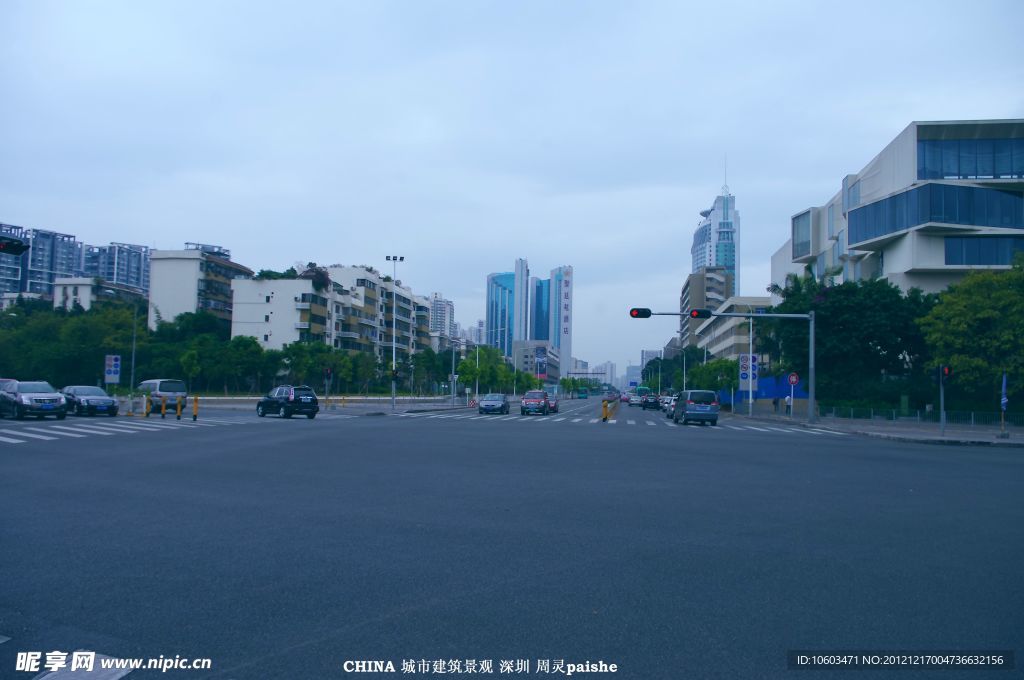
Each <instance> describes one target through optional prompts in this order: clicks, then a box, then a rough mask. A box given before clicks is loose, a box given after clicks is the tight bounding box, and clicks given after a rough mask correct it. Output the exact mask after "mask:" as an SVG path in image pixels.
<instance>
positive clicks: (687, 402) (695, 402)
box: [672, 390, 719, 425]
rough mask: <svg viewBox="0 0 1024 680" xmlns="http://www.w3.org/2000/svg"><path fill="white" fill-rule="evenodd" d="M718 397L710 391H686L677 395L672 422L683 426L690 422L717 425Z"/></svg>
mask: <svg viewBox="0 0 1024 680" xmlns="http://www.w3.org/2000/svg"><path fill="white" fill-rule="evenodd" d="M718 410H719V408H718V395H717V394H715V393H714V392H712V391H711V390H687V391H685V392H680V393H679V398H678V399H676V405H675V408H674V409H673V411H672V420H673V421H674V422H675V423H679V422H680V421H681V422H682V423H683V425H686V424H688V423H689V422H690V421H691V420H692V421H694V422H698V423H701V424H704V423H711V424H712V425H718Z"/></svg>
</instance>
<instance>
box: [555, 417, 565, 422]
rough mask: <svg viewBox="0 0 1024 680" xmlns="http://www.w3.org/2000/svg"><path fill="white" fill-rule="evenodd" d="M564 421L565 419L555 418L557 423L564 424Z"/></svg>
mask: <svg viewBox="0 0 1024 680" xmlns="http://www.w3.org/2000/svg"><path fill="white" fill-rule="evenodd" d="M563 420H565V418H555V422H556V423H560V422H562V421H563Z"/></svg>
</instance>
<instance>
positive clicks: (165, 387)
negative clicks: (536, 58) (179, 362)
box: [137, 378, 188, 411]
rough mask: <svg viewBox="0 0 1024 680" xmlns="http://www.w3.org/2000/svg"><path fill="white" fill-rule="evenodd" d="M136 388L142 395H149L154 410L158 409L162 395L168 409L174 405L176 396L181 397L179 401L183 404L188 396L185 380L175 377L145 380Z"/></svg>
mask: <svg viewBox="0 0 1024 680" xmlns="http://www.w3.org/2000/svg"><path fill="white" fill-rule="evenodd" d="M137 389H138V391H139V392H142V395H143V396H149V397H150V398H151V399H152V400H153V410H154V411H158V410H160V402H161V400H162V399H163V398H164V397H167V407H168V408H169V409H172V408H174V407H175V405H176V403H177V400H178V397H181V403H182V406H184V405H185V399H186V398H187V397H188V389H186V387H185V381H184V380H177V379H175V378H157V379H156V380H146V381H143V382H141V383H139V386H138V388H137Z"/></svg>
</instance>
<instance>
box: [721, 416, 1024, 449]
mask: <svg viewBox="0 0 1024 680" xmlns="http://www.w3.org/2000/svg"><path fill="white" fill-rule="evenodd" d="M740 417H743V418H747V419H749V420H756V421H758V422H761V423H776V422H777V421H776V420H774V419H771V418H764V417H758V416H753V417H750V416H740ZM789 424H790V425H791V426H799V427H802V428H804V429H808V428H810V429H814V428H822V429H828V428H829V425H828V424H827V423H821V422H820V421H819V422H817V423H814V424H808V423H807V421H797V422H792V423H789ZM832 429H834V430H836V431H837V432H843V433H845V434H852V435H860V436H862V437H874V438H876V439H888V440H890V441H898V442H909V443H915V444H938V445H940V446H995V447H1005V448H1024V442H1020V441H1016V442H1013V441H993V440H989V439H960V438H956V439H954V438H948V437H947V438H945V439H939V438H936V437H927V436H914V435H909V434H899V433H889V432H870V431H865V430H842V429H839V428H836V427H833V428H832Z"/></svg>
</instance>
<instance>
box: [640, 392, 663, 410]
mask: <svg viewBox="0 0 1024 680" xmlns="http://www.w3.org/2000/svg"><path fill="white" fill-rule="evenodd" d="M640 408H642V409H643V410H645V411H646V410H647V409H651V408H653V409H654V410H655V411H657V410H659V409H660V408H661V399H660V398H659V397H658V395H657V394H655V393H654V392H648V393H647V394H645V395H644V396H642V397H641V398H640Z"/></svg>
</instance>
